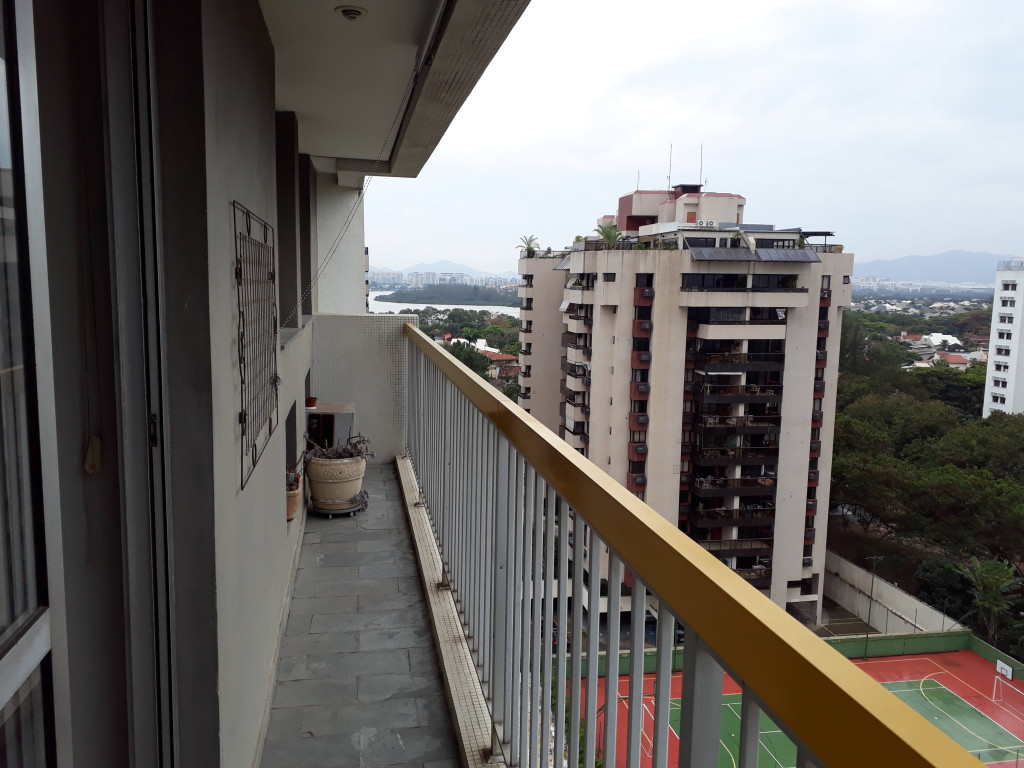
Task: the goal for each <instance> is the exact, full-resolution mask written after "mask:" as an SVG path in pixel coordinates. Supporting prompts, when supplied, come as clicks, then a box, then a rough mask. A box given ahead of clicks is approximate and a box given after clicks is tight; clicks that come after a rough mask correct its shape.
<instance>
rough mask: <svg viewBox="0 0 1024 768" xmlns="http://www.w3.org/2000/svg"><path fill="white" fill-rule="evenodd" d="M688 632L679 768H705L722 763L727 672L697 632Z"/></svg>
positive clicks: (684, 662)
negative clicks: (724, 695) (724, 691)
mask: <svg viewBox="0 0 1024 768" xmlns="http://www.w3.org/2000/svg"><path fill="white" fill-rule="evenodd" d="M684 626H685V625H684ZM685 629H686V649H685V651H684V652H683V700H682V710H681V712H680V715H681V722H680V728H679V745H680V746H679V765H680V768H704V766H708V765H716V764H717V761H718V747H719V734H720V733H721V728H722V682H723V679H724V677H723V676H724V672H723V670H722V668H721V667H720V666H719V665H718V662H717V661H715V659H714V657H713V656H712V655H711V652H710V651H709V650H708V647H707V645H705V643H704V641H703V640H701V639H700V637H698V636H697V633H696V632H694V631H693V628H692V627H689V626H685Z"/></svg>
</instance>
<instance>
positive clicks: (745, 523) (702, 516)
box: [689, 507, 775, 528]
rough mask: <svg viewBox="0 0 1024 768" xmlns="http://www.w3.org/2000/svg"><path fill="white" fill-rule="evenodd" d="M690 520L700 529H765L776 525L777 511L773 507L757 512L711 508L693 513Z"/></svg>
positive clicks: (752, 510)
mask: <svg viewBox="0 0 1024 768" xmlns="http://www.w3.org/2000/svg"><path fill="white" fill-rule="evenodd" d="M689 519H690V520H691V521H692V522H694V523H695V524H696V526H697V527H698V528H726V527H737V526H742V527H745V528H746V527H763V526H771V525H774V524H775V509H774V508H773V507H764V508H761V509H757V510H754V509H731V508H725V507H710V508H707V509H698V510H697V511H696V512H691V513H690V516H689Z"/></svg>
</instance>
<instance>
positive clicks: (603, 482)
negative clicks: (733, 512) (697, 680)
mask: <svg viewBox="0 0 1024 768" xmlns="http://www.w3.org/2000/svg"><path fill="white" fill-rule="evenodd" d="M406 335H407V336H408V337H409V339H410V340H411V341H412V342H413V344H415V345H416V347H417V348H418V349H419V350H420V351H422V352H423V353H424V354H425V355H426V357H427V358H428V359H429V360H430V361H431V362H433V364H434V365H435V366H437V368H438V369H439V370H440V371H441V372H442V373H443V374H444V375H445V376H446V377H447V378H449V379H450V380H451V381H452V382H453V383H454V384H455V386H456V387H457V388H458V389H459V390H460V391H461V392H462V393H463V394H464V395H465V396H466V397H468V398H469V399H470V400H471V401H472V402H473V403H474V406H475V407H476V408H477V410H478V411H479V412H480V413H481V414H483V415H484V416H485V417H486V418H487V419H488V420H489V421H490V422H492V423H493V424H494V425H495V426H496V427H497V428H498V429H499V430H500V431H501V432H502V433H503V434H504V435H505V436H506V437H507V438H508V439H509V440H510V441H511V442H512V444H514V445H515V447H516V450H517V451H518V452H519V453H520V454H521V455H522V456H523V457H524V458H525V459H526V460H527V461H528V462H529V463H530V464H532V465H534V467H536V468H537V470H538V471H539V472H541V473H542V474H543V475H544V477H545V478H546V479H547V481H548V482H549V483H550V484H551V485H553V486H554V487H555V488H556V489H557V490H558V493H559V494H561V496H562V497H563V498H564V499H565V500H566V501H567V502H568V503H569V504H570V505H571V506H572V507H573V508H574V509H578V510H580V511H581V513H582V514H583V515H584V517H585V518H586V520H587V522H588V524H590V525H591V526H592V527H593V528H594V529H595V530H597V532H598V534H599V536H600V537H601V538H602V539H603V540H604V541H605V542H607V543H609V545H610V546H611V547H612V548H613V549H614V550H615V551H616V552H617V554H618V555H620V556H621V557H622V558H623V560H624V561H625V562H626V563H627V565H628V566H629V567H630V568H632V569H633V570H634V571H635V572H636V573H637V574H638V575H639V577H640V579H641V580H642V581H643V582H644V583H645V584H646V585H647V586H648V588H649V589H650V590H652V591H653V592H654V593H655V594H656V596H657V597H658V598H659V599H662V600H665V601H666V603H667V604H668V605H669V606H671V608H672V609H673V610H674V611H675V612H676V613H677V614H678V615H679V616H681V617H682V618H683V620H684V621H685V622H686V623H687V624H688V625H689V626H690V627H692V628H693V630H694V631H695V632H696V633H697V634H698V635H699V636H700V638H701V639H702V640H703V641H705V642H706V643H707V644H708V645H709V646H710V647H711V648H712V650H713V652H714V653H715V654H716V655H717V656H718V657H719V658H720V659H721V660H722V662H723V663H724V664H725V665H726V666H727V667H728V668H729V669H730V671H731V672H732V673H733V674H735V675H736V676H738V677H739V678H740V680H742V682H743V683H744V684H745V685H746V686H749V687H750V689H751V690H753V691H754V692H755V694H757V696H758V697H759V698H761V700H762V701H764V702H765V705H766V706H767V707H768V708H770V710H771V713H772V714H773V715H774V716H775V717H776V718H778V719H779V720H780V721H781V722H782V723H784V724H785V726H786V727H787V728H788V729H791V730H792V731H793V732H794V733H796V734H797V735H798V736H799V738H800V740H802V741H803V742H804V743H805V744H806V745H807V746H808V748H809V749H810V750H811V751H812V752H813V753H814V754H815V755H816V756H817V758H818V759H819V760H821V761H822V762H823V763H824V765H826V766H828V768H834V767H840V766H850V767H851V768H854V767H856V768H863V766H881V765H893V766H901V768H913V767H916V766H946V767H948V768H954V767H956V766H963V768H968V767H969V766H970V767H971V768H977V765H978V762H977V760H976V759H975V758H973V757H972V756H971V755H970V754H969V753H968V752H967V751H965V750H964V749H963V748H961V746H959V745H958V744H957V743H956V742H955V741H954V740H953V739H952V738H950V737H949V736H947V735H946V734H944V733H942V732H941V731H940V730H939V729H938V728H936V727H935V726H933V725H932V724H931V723H929V722H928V721H926V720H925V719H924V718H922V717H921V716H920V715H918V714H916V713H915V712H914V711H913V710H911V709H910V708H909V707H908V706H907V705H905V703H903V702H902V701H900V700H899V699H898V698H897V697H896V696H894V695H893V694H891V693H890V692H889V691H887V690H886V689H885V688H884V687H882V685H880V684H879V683H877V682H876V681H874V680H872V679H871V678H870V677H868V676H867V675H866V674H865V673H863V672H862V671H861V670H859V669H857V667H856V666H854V665H853V664H851V663H850V662H849V660H847V659H846V658H845V657H844V656H842V655H841V654H840V653H839V652H838V651H836V650H834V649H833V648H831V647H829V646H828V645H827V644H826V643H824V642H823V641H822V640H820V639H819V638H818V637H816V636H815V635H813V634H812V633H811V632H809V631H808V630H807V629H806V628H804V627H802V626H801V625H800V624H799V623H798V622H797V621H796V620H795V618H793V617H792V616H790V615H787V614H786V612H785V611H784V610H782V609H781V608H780V607H779V606H777V605H775V603H773V602H772V601H771V600H769V599H768V598H767V597H765V596H764V595H762V594H761V593H760V592H758V591H757V590H756V589H754V588H753V587H751V586H750V585H748V584H745V582H744V580H743V579H742V578H741V577H739V575H738V574H736V573H735V572H733V571H732V570H731V569H730V568H729V567H728V566H726V565H725V564H724V563H722V562H721V561H720V560H718V558H716V557H715V556H713V555H711V554H710V553H708V552H706V551H705V550H703V549H701V547H700V546H699V545H698V544H697V543H696V542H694V541H693V540H691V539H690V538H689V537H687V536H686V535H685V534H683V532H682V531H681V530H679V529H678V528H676V527H675V526H674V525H672V523H670V522H669V521H668V520H666V519H665V518H664V517H662V516H660V515H659V514H657V512H655V511H654V510H653V509H651V508H650V507H648V506H647V505H646V504H644V503H643V502H641V501H640V500H639V499H637V498H636V497H635V496H633V495H632V494H631V493H629V492H628V490H627V489H626V488H625V487H624V486H623V485H621V484H620V483H617V482H610V481H609V480H608V477H607V476H606V475H605V474H604V473H603V472H601V471H599V470H598V469H597V468H596V467H595V466H594V465H593V464H591V462H590V461H589V460H587V459H585V458H584V457H583V456H581V455H580V454H579V453H577V452H575V451H573V450H572V449H571V447H569V446H568V445H567V444H566V443H565V442H564V441H563V440H561V439H560V438H559V437H558V436H557V435H555V434H554V433H553V432H551V430H549V429H547V428H546V427H545V426H544V425H543V424H541V422H539V421H538V420H537V419H536V418H534V417H532V416H530V415H529V414H527V413H526V412H525V411H523V410H522V409H521V408H520V407H519V406H517V404H516V403H514V402H513V401H512V400H510V399H509V398H508V397H506V396H505V395H503V394H501V393H500V392H498V391H497V390H495V389H494V388H493V387H490V386H488V385H487V384H486V383H485V382H484V381H483V380H482V379H480V378H479V377H478V376H477V375H476V374H474V373H473V372H471V371H470V370H469V369H468V368H466V367H465V366H464V365H463V364H462V362H460V361H459V360H457V359H456V358H455V357H453V356H452V355H451V354H449V353H447V352H446V351H444V350H443V349H442V348H441V347H440V346H439V345H437V344H435V343H434V342H433V341H431V340H430V339H429V338H428V337H427V336H426V335H424V334H423V333H422V332H421V331H420V330H419V329H417V328H415V327H414V326H412V325H407V326H406Z"/></svg>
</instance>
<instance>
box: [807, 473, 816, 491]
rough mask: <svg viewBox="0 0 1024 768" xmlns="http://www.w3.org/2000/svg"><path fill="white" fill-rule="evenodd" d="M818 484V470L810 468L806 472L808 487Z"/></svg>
mask: <svg viewBox="0 0 1024 768" xmlns="http://www.w3.org/2000/svg"><path fill="white" fill-rule="evenodd" d="M817 484H818V470H816V469H812V470H810V471H809V472H808V473H807V485H808V486H809V487H812V488H813V487H815V486H817Z"/></svg>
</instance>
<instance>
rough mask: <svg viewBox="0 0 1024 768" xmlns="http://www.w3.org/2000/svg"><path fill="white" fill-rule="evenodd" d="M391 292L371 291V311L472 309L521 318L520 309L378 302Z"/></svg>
mask: <svg viewBox="0 0 1024 768" xmlns="http://www.w3.org/2000/svg"><path fill="white" fill-rule="evenodd" d="M390 293H391V291H370V311H371V312H378V313H385V312H395V313H398V312H401V311H402V310H403V309H426V308H427V307H434V308H436V309H472V310H486V311H488V312H492V313H493V312H500V313H501V314H503V315H511V316H512V317H519V308H518V307H476V306H468V305H464V304H410V303H408V302H406V303H392V302H390V301H377V297H378V296H387V295H388V294H390Z"/></svg>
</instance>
